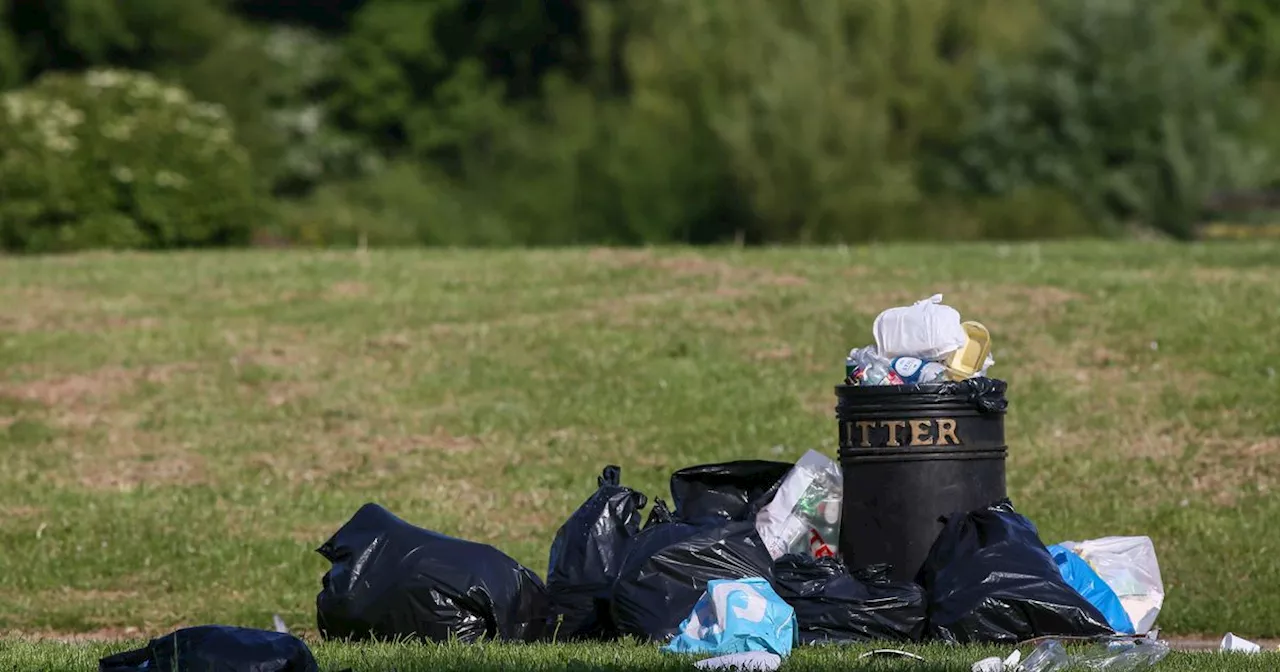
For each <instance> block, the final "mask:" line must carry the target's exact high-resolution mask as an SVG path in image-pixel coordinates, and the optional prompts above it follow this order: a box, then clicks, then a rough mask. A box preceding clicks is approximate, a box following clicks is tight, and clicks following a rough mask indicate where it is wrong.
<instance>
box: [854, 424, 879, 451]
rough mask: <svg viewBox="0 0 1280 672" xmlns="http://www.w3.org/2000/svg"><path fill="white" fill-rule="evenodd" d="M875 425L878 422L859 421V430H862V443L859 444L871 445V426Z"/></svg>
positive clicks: (865, 446)
mask: <svg viewBox="0 0 1280 672" xmlns="http://www.w3.org/2000/svg"><path fill="white" fill-rule="evenodd" d="M875 426H876V423H875V422H874V421H871V420H861V421H859V422H858V431H860V432H862V443H861V444H859V445H861V446H862V447H863V448H870V447H871V428H872V427H875Z"/></svg>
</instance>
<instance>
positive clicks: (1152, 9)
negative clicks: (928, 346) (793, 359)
mask: <svg viewBox="0 0 1280 672" xmlns="http://www.w3.org/2000/svg"><path fill="white" fill-rule="evenodd" d="M0 15H3V18H4V19H5V21H4V24H3V27H0V87H13V86H20V85H22V83H23V82H28V83H29V82H30V81H32V80H33V79H34V78H36V77H38V76H39V75H40V74H42V73H46V72H50V71H60V72H66V71H81V70H84V69H87V68H94V67H115V68H124V69H130V70H138V71H148V72H151V73H153V74H154V75H156V76H157V77H158V78H159V79H161V80H164V81H171V82H175V83H178V84H180V85H181V86H182V87H183V88H184V89H186V90H187V91H189V92H190V93H191V95H192V97H194V98H195V99H198V100H203V101H208V102H211V103H216V104H218V105H219V106H221V108H222V109H223V110H225V113H226V115H227V116H228V117H229V118H230V120H231V122H232V126H233V127H234V129H235V139H236V141H237V143H238V144H239V145H240V146H242V147H244V149H245V150H246V151H247V155H248V157H249V161H250V163H251V165H252V171H251V175H252V176H253V177H254V179H255V180H256V185H257V187H258V188H260V189H262V190H264V191H269V192H271V194H272V195H273V196H275V197H277V199H279V200H281V203H280V204H279V205H281V207H280V208H279V209H278V210H280V211H281V212H283V213H284V214H285V215H286V216H287V217H288V218H289V220H290V223H289V224H288V225H286V226H285V227H284V230H285V231H290V232H292V233H290V234H287V235H289V236H290V237H295V238H296V239H297V240H299V241H301V242H311V243H317V244H326V245H329V244H349V243H352V242H355V241H359V240H364V241H367V242H369V243H370V244H409V243H413V242H416V243H425V244H446V245H453V244H468V245H470V244H475V245H498V244H530V245H558V244H572V243H618V244H636V243H646V242H694V243H704V242H717V241H727V240H745V241H747V242H814V243H821V242H831V241H845V242H859V241H871V240H886V239H904V238H922V237H923V238H933V239H972V238H984V237H996V238H1034V237H1059V236H1092V235H1097V234H1099V233H1102V234H1112V235H1122V234H1123V233H1125V232H1126V231H1127V230H1129V228H1130V227H1131V226H1132V225H1136V226H1137V227H1139V228H1142V229H1144V230H1149V229H1152V228H1158V229H1161V230H1163V231H1164V232H1166V233H1168V234H1171V235H1174V236H1177V237H1182V238H1186V237H1190V236H1192V235H1193V232H1194V230H1195V228H1196V225H1197V222H1198V219H1199V218H1200V215H1201V212H1200V211H1201V206H1200V204H1201V203H1202V202H1203V201H1204V200H1205V199H1206V197H1207V196H1208V195H1209V194H1211V193H1212V192H1214V191H1216V190H1219V189H1223V188H1236V187H1241V188H1250V187H1254V186H1259V185H1264V184H1267V183H1272V184H1280V163H1277V162H1274V161H1269V160H1267V159H1268V157H1274V156H1277V155H1280V125H1276V124H1273V123H1269V122H1268V120H1267V119H1266V118H1265V117H1263V116H1260V115H1251V111H1252V110H1253V109H1255V106H1254V105H1253V103H1254V102H1255V101H1256V102H1258V103H1261V104H1262V106H1263V107H1264V108H1270V107H1274V106H1275V105H1278V104H1280V46H1278V45H1280V0H1173V1H1171V2H1166V3H1159V2H1147V1H1145V0H1114V1H1113V0H1084V1H1080V2H1076V1H1074V0H1036V1H1035V2H1023V3H1009V2H1002V1H1000V0H912V1H911V2H883V1H882V0H705V1H700V2H687V1H683V0H649V1H647V2H637V3H624V2H617V1H616V0H614V1H610V0H579V1H576V2H557V1H554V0H540V1H534V2H518V3H483V2H476V1H474V0H430V1H423V0H362V1H361V0H326V2H323V3H311V4H308V5H307V6H302V5H297V6H292V5H291V6H289V7H284V6H280V5H278V3H271V2H266V1H265V0H55V1H51V2H43V3H37V2H26V3H3V4H2V5H0ZM299 26H310V28H302V27H299ZM387 162H390V163H392V164H395V167H393V168H392V169H390V170H389V171H388V172H386V173H381V172H380V171H381V170H382V166H383V164H385V163H387ZM397 189H401V190H404V191H405V192H406V193H403V194H398V193H393V191H394V190H397ZM100 191H103V192H104V193H105V192H107V191H109V189H108V188H106V187H105V186H104V187H101V188H100ZM361 218H367V219H368V220H369V221H367V222H364V223H361V222H359V221H357V220H360V219H361ZM125 228H127V227H121V226H119V225H118V222H108V223H99V222H95V223H93V224H92V225H91V226H90V225H84V226H79V227H78V230H80V231H81V233H80V234H77V235H79V236H81V237H82V238H83V237H84V236H87V235H88V234H87V233H86V232H88V231H94V230H97V231H102V232H104V233H102V234H100V236H102V237H105V239H110V240H114V239H115V237H116V236H117V235H118V233H113V234H111V235H108V234H107V233H105V232H107V231H114V232H118V231H121V230H124V229H125ZM125 238H129V237H128V236H126V237H125ZM86 240H88V239H87V238H86ZM86 244H88V243H86ZM111 244H133V243H125V242H112V243H111Z"/></svg>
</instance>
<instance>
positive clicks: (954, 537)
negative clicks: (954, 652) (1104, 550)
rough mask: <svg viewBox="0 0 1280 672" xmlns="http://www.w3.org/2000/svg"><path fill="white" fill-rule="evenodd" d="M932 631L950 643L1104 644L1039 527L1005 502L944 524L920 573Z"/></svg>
mask: <svg viewBox="0 0 1280 672" xmlns="http://www.w3.org/2000/svg"><path fill="white" fill-rule="evenodd" d="M919 583H920V584H921V585H922V586H924V588H925V592H926V594H927V595H928V599H929V629H930V632H931V633H932V634H933V635H934V636H935V637H937V638H939V639H942V640H944V641H948V642H956V643H961V644H969V643H1000V644H1013V643H1017V642H1021V641H1024V640H1027V639H1032V638H1035V637H1044V636H1059V637H1103V636H1107V635H1112V634H1114V633H1113V631H1112V630H1111V628H1109V627H1107V620H1106V618H1104V617H1103V615H1102V614H1101V613H1099V612H1098V610H1097V609H1096V608H1095V607H1094V606H1093V605H1092V604H1090V603H1089V601H1088V600H1086V599H1085V598H1084V597H1082V596H1081V595H1080V593H1078V592H1076V590H1075V589H1074V588H1072V587H1071V586H1070V585H1068V584H1067V583H1066V581H1064V580H1063V579H1062V575H1061V574H1060V573H1059V572H1058V566H1057V565H1056V564H1055V563H1054V561H1053V557H1052V556H1050V555H1049V551H1048V549H1046V548H1045V546H1044V543H1043V542H1041V540H1040V535H1039V532H1038V531H1037V530H1036V526H1035V525H1034V524H1033V523H1032V522H1031V521H1030V520H1028V519H1027V518H1026V517H1025V516H1022V515H1020V514H1018V513H1017V512H1016V511H1014V509H1013V504H1011V503H1010V502H1009V500H1008V499H1002V500H1000V501H998V502H996V503H995V504H992V505H990V506H988V507H986V508H984V509H979V510H977V511H973V512H970V513H967V514H965V513H956V514H953V515H951V516H949V517H948V518H947V519H946V521H945V525H944V527H943V529H942V533H941V534H940V535H939V536H938V539H937V541H935V542H934V545H933V548H931V549H930V551H929V557H928V559H926V560H925V563H924V566H923V567H922V568H921V569H920V576H919Z"/></svg>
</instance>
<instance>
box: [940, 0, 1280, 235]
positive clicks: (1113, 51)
mask: <svg viewBox="0 0 1280 672" xmlns="http://www.w3.org/2000/svg"><path fill="white" fill-rule="evenodd" d="M1040 4H1041V6H1042V7H1043V8H1044V10H1045V13H1046V17H1047V22H1048V26H1049V28H1048V29H1049V31H1050V34H1049V35H1048V36H1047V37H1046V38H1044V39H1042V40H1040V41H1039V42H1038V43H1037V45H1036V46H1035V47H1034V48H1033V49H1032V51H1031V53H1030V54H1029V57H1027V58H1025V59H1021V60H1018V61H1000V62H996V61H992V62H988V63H986V64H984V65H983V67H982V68H981V69H980V71H979V75H978V78H977V83H976V88H975V93H976V100H977V108H978V113H977V115H976V117H975V118H974V121H973V123H972V125H971V126H969V128H968V129H967V132H966V135H964V136H962V139H961V141H960V143H959V146H958V149H957V150H956V154H955V156H954V157H952V163H953V168H954V170H953V173H952V174H951V175H950V179H951V180H952V182H951V186H962V188H969V189H972V190H973V191H974V192H976V193H977V194H978V195H980V196H982V197H985V198H1002V197H1005V196H1008V195H1011V194H1015V193H1019V192H1023V191H1025V190H1026V189H1029V188H1037V187H1050V188H1053V189H1056V190H1059V191H1061V192H1063V193H1065V194H1069V195H1070V196H1071V198H1072V200H1073V201H1074V202H1075V204H1076V205H1077V207H1079V208H1080V209H1081V211H1082V212H1084V213H1085V214H1086V215H1088V216H1089V217H1091V218H1093V219H1095V220H1097V221H1102V222H1107V221H1110V222H1113V223H1115V226H1117V227H1118V226H1119V223H1140V224H1145V225H1147V226H1150V227H1153V228H1157V229H1161V230H1163V231H1165V232H1167V233H1169V234H1172V235H1174V236H1178V237H1183V238H1185V237H1189V236H1191V235H1192V233H1193V225H1194V223H1195V222H1196V220H1197V218H1198V217H1199V215H1200V209H1201V206H1202V204H1203V203H1204V201H1205V199H1206V198H1207V197H1208V196H1209V195H1210V194H1211V193H1212V192H1213V191H1215V190H1217V189H1222V188H1228V187H1241V186H1252V185H1256V184H1257V183H1258V182H1259V181H1261V180H1262V179H1263V178H1264V176H1265V175H1266V169H1267V164H1266V162H1265V156H1263V155H1262V154H1261V153H1260V152H1259V151H1257V150H1256V149H1255V148H1252V147H1250V146H1249V144H1248V142H1247V140H1246V130H1247V129H1248V128H1249V125H1250V123H1251V118H1250V111H1251V107H1250V101H1249V100H1248V97H1247V95H1246V92H1245V91H1244V90H1243V89H1242V87H1241V85H1240V83H1239V81H1238V80H1237V78H1236V74H1235V72H1234V70H1233V69H1232V68H1231V67H1230V66H1229V65H1224V64H1220V63H1218V62H1216V61H1215V59H1214V58H1213V53H1212V42H1211V41H1210V40H1209V39H1207V38H1206V37H1205V36H1195V37H1192V38H1186V37H1184V36H1183V34H1182V33H1181V32H1180V31H1179V30H1178V28H1177V26H1176V24H1175V23H1174V21H1173V10H1174V8H1173V7H1172V6H1171V5H1169V4H1167V3H1153V2H1146V1H1145V0H1041V2H1040Z"/></svg>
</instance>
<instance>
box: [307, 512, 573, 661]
mask: <svg viewBox="0 0 1280 672" xmlns="http://www.w3.org/2000/svg"><path fill="white" fill-rule="evenodd" d="M317 552H319V553H320V555H322V556H324V557H325V559H326V560H328V561H329V562H331V563H333V567H332V568H330V570H329V571H328V573H326V574H325V575H324V579H323V581H322V585H323V587H322V589H321V591H320V594H319V595H317V596H316V620H317V624H318V626H319V628H320V634H321V636H323V637H324V638H326V639H349V640H365V639H371V638H373V639H382V640H395V639H426V640H432V641H438V642H442V641H446V640H448V639H450V638H451V637H457V638H458V639H459V640H460V641H463V642H474V641H478V640H481V639H496V640H503V641H535V640H538V639H541V638H543V637H544V635H546V634H548V633H547V625H548V618H549V614H550V605H549V601H548V598H547V591H546V588H545V587H544V586H543V584H542V581H541V580H540V579H539V578H538V577H537V575H535V574H534V573H533V572H531V571H529V570H528V569H526V568H525V567H523V566H521V565H520V564H519V563H517V562H516V561H515V560H512V559H511V558H510V557H508V556H507V555H506V554H504V553H503V552H501V551H499V550H498V549H496V548H493V547H492V546H487V545H484V544H479V543H476V542H471V541H464V540H462V539H455V538H453V537H449V536H446V535H443V534H439V533H437V532H431V531H429V530H424V529H422V528H419V527H414V526H413V525H410V524H408V523H406V522H404V521H403V520H400V519H399V518H397V517H395V516H394V515H392V514H391V513H390V512H389V511H387V510H386V509H384V508H382V507H380V506H378V505H376V504H366V505H364V506H363V507H361V508H360V510H359V511H358V512H356V515H355V516H353V517H352V518H351V520H350V521H348V522H347V524H345V525H343V526H342V529H340V530H338V532H337V533H336V534H334V535H333V538H331V539H330V540H329V541H327V542H325V544H324V545H323V546H321V547H320V548H319V549H318V551H317Z"/></svg>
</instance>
